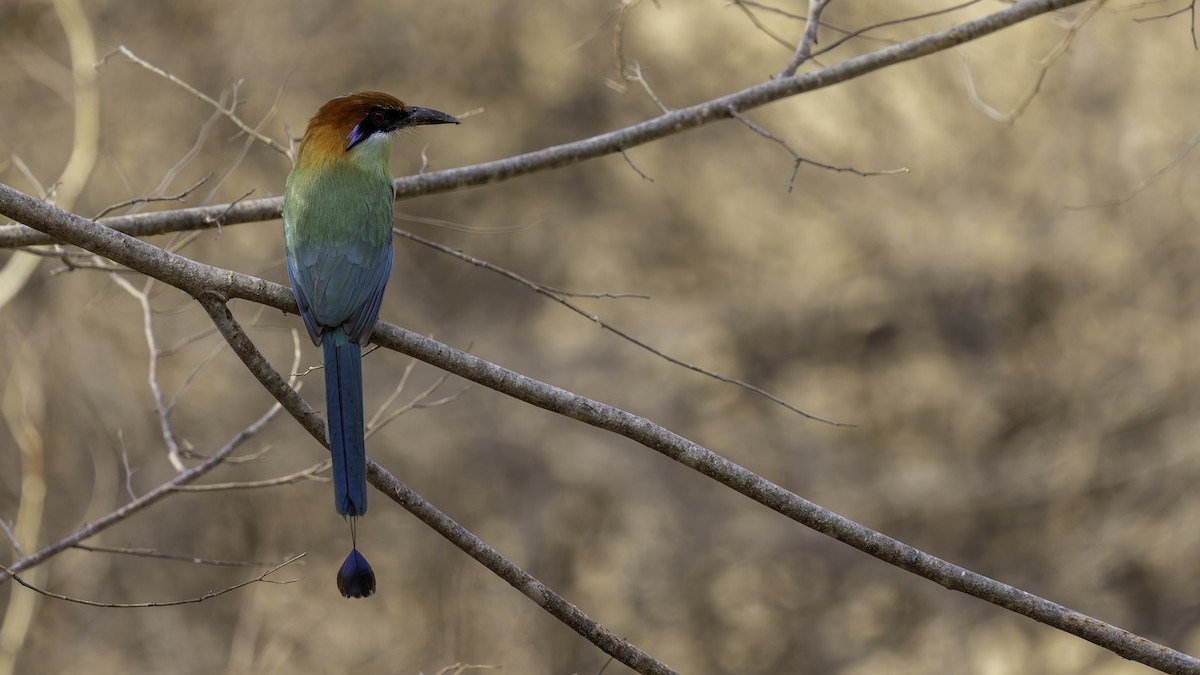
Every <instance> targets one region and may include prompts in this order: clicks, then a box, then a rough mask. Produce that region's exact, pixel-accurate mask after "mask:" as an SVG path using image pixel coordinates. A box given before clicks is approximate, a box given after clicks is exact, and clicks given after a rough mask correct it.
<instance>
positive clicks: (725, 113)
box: [0, 0, 1085, 248]
mask: <svg viewBox="0 0 1200 675" xmlns="http://www.w3.org/2000/svg"><path fill="white" fill-rule="evenodd" d="M1084 1H1085V0H1023V1H1022V2H1017V3H1014V4H1013V5H1011V6H1009V7H1006V8H1005V9H1002V10H1000V11H998V12H995V13H994V14H989V15H987V16H984V17H981V18H979V19H976V20H974V21H968V22H966V23H963V24H960V25H958V26H954V27H951V28H948V29H946V30H942V31H938V32H936V33H932V34H930V35H927V36H925V37H921V38H917V39H913V40H908V41H906V42H902V43H899V44H895V45H890V46H888V47H884V48H882V49H880V50H878V51H874V52H871V53H869V54H864V55H862V56H858V57H854V58H851V59H847V60H846V61H843V62H841V63H838V64H835V65H832V66H829V67H827V68H822V69H820V70H815V71H811V72H807V73H802V74H800V75H795V76H793V77H780V78H775V79H772V80H769V81H767V82H763V83H761V84H758V85H755V86H752V87H748V88H746V89H742V90H740V91H737V92H734V93H732V94H728V95H726V96H722V97H719V98H715V99H712V100H709V101H705V102H703V103H700V104H697V105H693V106H689V107H686V108H679V109H676V110H672V111H670V112H667V113H665V114H662V115H659V116H658V117H655V118H653V119H650V120H647V121H645V122H640V123H638V124H634V125H631V126H628V127H625V128H623V129H618V130H616V131H610V132H608V133H604V134H600V135H597V136H593V137H591V138H586V139H583V140H579V141H575V142H572V143H564V144H562V145H556V146H552V147H549V148H545V149H542V150H537V151H535V152H529V153H525V154H523V155H516V156H514V157H508V158H505V159H499V160H495V161H491V162H485V163H483V164H476V165H473V166H467V167H462V168H458V169H449V170H445V171H433V172H430V173H422V174H419V175H416V176H407V177H404V178H399V179H397V180H396V183H395V184H396V198H397V199H409V198H412V197H418V196H421V195H428V194H436V193H440V192H449V191H451V190H457V189H461V188H465V187H473V186H478V185H486V184H490V183H497V182H500V181H503V180H508V179H510V178H515V177H518V176H524V175H526V174H530V173H534V172H537V171H544V170H547V169H555V168H560V167H564V166H570V165H572V164H579V163H580V162H584V161H586V160H589V159H595V158H597V157H603V156H605V155H612V154H619V153H620V152H621V151H623V150H628V149H630V148H632V147H634V146H638V145H643V144H645V143H650V142H652V141H656V140H659V139H662V138H666V137H668V136H672V135H674V134H677V133H679V132H682V131H686V130H689V129H695V128H697V127H700V126H703V125H705V124H710V123H712V122H715V121H718V120H724V119H730V118H732V117H733V112H744V111H746V110H749V109H751V108H758V107H761V106H764V105H766V104H768V103H773V102H775V101H779V100H781V99H785V98H788V97H791V96H796V95H798V94H803V93H806V92H810V91H816V90H817V89H824V88H826V87H831V86H833V85H836V84H840V83H842V82H846V81H848V80H852V79H855V78H858V77H861V76H863V75H866V74H868V73H872V72H875V71H877V70H881V69H883V68H886V67H888V66H894V65H896V64H899V63H904V62H906V61H912V60H914V59H919V58H921V57H923V56H928V55H930V54H934V53H937V52H941V51H945V50H947V49H951V48H953V47H957V46H958V45H961V44H963V43H965V42H970V41H972V40H977V39H979V38H981V37H984V36H986V35H990V34H992V33H995V32H997V31H1000V30H1002V29H1004V28H1008V27H1009V26H1013V25H1015V24H1018V23H1021V22H1022V21H1026V20H1028V19H1031V18H1033V17H1035V16H1038V15H1040V14H1046V13H1048V12H1052V11H1055V10H1058V9H1062V8H1064V7H1070V6H1071V5H1077V4H1080V3H1081V2H1084ZM282 209H283V198H282V197H273V198H267V199H252V200H245V201H241V202H238V203H237V204H234V205H231V204H218V205H214V206H207V207H199V208H190V209H178V210H174V211H159V212H155V213H139V214H134V215H130V216H118V217H114V218H106V219H104V220H103V222H104V224H105V225H107V226H109V227H111V228H113V229H117V230H120V231H122V232H126V233H128V234H132V235H134V236H137V237H144V236H148V235H152V234H164V233H167V232H177V231H180V230H193V229H205V228H214V227H217V226H218V224H220V225H234V224H237V223H248V222H259V221H264V220H276V219H278V218H280V217H281V214H282ZM54 241H55V240H54V239H53V238H52V237H48V236H45V235H44V234H39V233H37V232H34V231H32V230H30V229H28V228H25V227H19V226H18V227H0V248H12V247H17V246H31V245H34V244H50V243H54Z"/></svg>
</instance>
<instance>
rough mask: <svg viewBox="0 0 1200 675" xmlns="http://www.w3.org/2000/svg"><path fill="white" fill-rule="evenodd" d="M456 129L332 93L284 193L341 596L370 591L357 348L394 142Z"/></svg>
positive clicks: (387, 224)
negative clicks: (315, 390) (333, 513)
mask: <svg viewBox="0 0 1200 675" xmlns="http://www.w3.org/2000/svg"><path fill="white" fill-rule="evenodd" d="M459 123H460V122H459V120H458V119H457V118H456V117H454V116H452V115H447V114H446V113H443V112H438V111H436V110H430V109H429V108H419V107H417V106H411V105H405V104H404V103H403V102H401V101H400V99H397V98H396V97H394V96H391V95H389V94H385V93H382V92H377V91H364V92H358V93H354V94H346V95H344V96H338V97H337V98H335V99H333V100H331V101H329V102H328V103H326V104H325V105H323V106H321V108H320V110H318V111H317V114H316V115H313V117H312V119H310V120H309V121H308V127H307V128H306V129H305V131H304V137H303V138H302V139H301V141H300V147H299V150H298V151H297V154H296V163H295V165H294V166H293V167H292V171H291V173H290V174H288V177H287V183H286V185H285V187H284V196H283V234H284V243H285V245H286V249H287V273H288V280H289V281H290V282H291V285H292V294H293V295H295V297H296V305H297V307H299V309H300V317H301V318H302V319H303V320H304V327H305V328H307V329H308V336H309V337H310V338H312V341H313V344H316V345H321V346H322V348H323V350H324V371H325V420H326V429H327V432H328V437H329V451H330V453H331V455H332V458H333V497H334V506H335V507H336V508H337V512H338V513H340V514H341V515H343V516H345V517H347V518H348V519H349V521H350V554H349V555H348V556H346V561H345V562H343V563H342V566H341V568H340V569H339V570H338V575H337V586H338V590H339V591H341V593H342V595H343V596H344V597H347V598H365V597H367V596H369V595H371V594H372V593H374V592H375V572H374V571H373V570H372V569H371V566H370V565H369V564H368V563H367V559H366V558H365V557H363V555H362V554H361V553H359V552H358V542H357V533H356V529H355V522H356V519H357V518H358V517H360V516H362V515H363V514H365V513H366V512H367V454H366V439H365V435H364V430H363V381H362V349H361V348H362V347H363V346H366V344H367V342H368V340H369V339H370V337H371V331H372V329H373V328H374V326H375V320H376V319H377V318H378V317H379V306H380V303H381V302H382V301H383V289H384V287H385V286H386V285H387V282H388V275H389V274H391V271H392V204H393V201H394V200H395V187H394V186H393V185H392V174H391V172H390V171H389V170H388V158H389V156H390V154H391V149H392V141H393V139H394V138H395V134H396V132H398V131H400V130H401V129H407V128H409V127H415V126H419V125H422V124H459Z"/></svg>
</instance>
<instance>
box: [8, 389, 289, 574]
mask: <svg viewBox="0 0 1200 675" xmlns="http://www.w3.org/2000/svg"><path fill="white" fill-rule="evenodd" d="M279 410H280V405H279V404H278V403H276V404H275V405H273V406H271V408H270V409H269V410H267V412H266V413H264V414H263V416H262V417H259V418H258V419H257V420H255V421H254V422H253V423H252V424H250V426H248V427H246V428H245V429H242V430H241V431H240V432H238V433H237V435H235V436H234V437H233V438H232V439H230V440H229V442H228V443H226V444H225V445H224V446H223V447H222V448H221V449H220V450H218V451H217V452H216V454H214V455H213V456H212V458H211V459H209V460H207V461H205V462H203V463H201V464H197V465H196V466H194V467H192V468H190V469H187V470H186V471H184V472H183V473H178V474H175V476H174V477H173V478H171V480H169V481H167V482H165V483H163V484H161V485H159V486H158V487H156V488H154V489H153V490H151V491H149V492H147V493H146V494H144V495H142V496H141V497H138V498H137V499H134V500H133V501H131V502H129V503H128V504H126V505H124V506H122V507H120V508H119V509H117V510H115V511H112V512H111V513H109V514H107V515H105V516H102V517H101V518H99V519H97V520H94V521H92V522H89V523H87V524H86V525H84V526H83V527H81V528H79V529H78V530H76V531H74V532H72V533H71V534H69V535H67V536H66V537H63V538H62V539H59V540H58V541H56V542H54V543H53V544H50V545H49V546H46V547H45V548H43V549H41V550H40V551H37V552H36V553H33V554H30V555H27V556H23V557H21V558H20V559H18V560H17V561H16V562H14V563H13V564H11V565H9V566H8V570H7V572H6V574H5V576H0V583H2V582H4V581H5V579H6V578H7V573H18V572H21V571H22V570H25V569H28V568H30V567H34V566H36V565H40V564H41V563H43V562H44V561H46V560H48V559H49V558H51V557H53V556H55V555H58V554H59V553H61V552H62V551H63V550H65V549H68V548H70V547H72V546H74V545H75V544H78V543H79V542H81V541H84V540H86V539H90V538H91V537H94V536H96V535H97V534H99V533H101V532H103V531H104V530H107V529H108V528H110V527H112V526H113V525H116V524H117V523H119V522H122V521H124V520H126V519H128V518H129V517H130V516H132V515H134V514H136V513H138V512H139V511H141V510H143V509H145V508H147V507H149V506H152V505H154V504H155V503H157V502H159V501H161V500H163V499H164V498H166V497H168V496H170V495H171V494H172V493H174V492H175V489H176V488H177V487H179V486H181V485H187V484H189V483H192V482H194V481H195V480H196V479H198V478H200V477H201V476H203V475H205V474H207V473H208V472H209V471H212V470H213V469H215V468H217V466H219V465H220V464H221V463H222V462H223V461H224V460H225V458H226V457H228V456H229V455H230V453H232V452H233V451H234V450H236V449H238V448H239V447H241V445H242V444H243V443H245V442H246V441H248V440H250V438H252V437H253V436H254V435H255V434H256V433H258V432H259V430H261V429H262V428H263V427H264V426H266V424H267V422H270V421H271V419H272V418H273V417H275V414H276V413H278V412H279Z"/></svg>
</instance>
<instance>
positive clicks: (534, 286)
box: [392, 228, 855, 427]
mask: <svg viewBox="0 0 1200 675" xmlns="http://www.w3.org/2000/svg"><path fill="white" fill-rule="evenodd" d="M392 231H393V232H394V233H395V234H398V235H400V236H401V237H404V238H406V239H411V240H412V241H415V242H417V243H418V244H423V245H425V246H428V247H429V248H432V249H433V250H435V251H438V252H441V253H445V254H446V255H450V256H454V257H455V258H458V259H459V260H462V261H464V262H467V263H470V264H472V265H475V266H476V267H480V268H482V269H486V270H489V271H492V272H495V273H496V274H499V275H500V276H503V277H505V278H507V279H511V280H512V281H515V282H517V283H518V284H521V285H522V286H525V287H526V288H529V289H530V290H532V291H534V292H536V293H539V294H541V295H544V296H546V297H547V298H550V299H551V300H553V301H555V302H557V303H558V304H560V305H562V306H563V307H566V308H567V309H569V310H571V311H572V312H575V313H576V314H578V315H580V316H582V317H584V318H585V319H587V320H588V321H591V322H592V323H594V324H596V325H597V326H599V327H600V329H601V330H606V331H608V332H610V333H612V334H614V335H616V336H617V337H619V338H621V339H622V340H625V341H626V342H629V343H632V344H633V345H635V346H637V347H640V348H641V349H644V350H646V351H648V352H650V353H651V354H653V355H655V356H657V357H658V358H660V359H662V360H664V361H666V362H668V363H672V364H675V365H677V366H680V367H682V368H686V369H688V370H691V371H693V372H696V373H700V374H701V375H704V376H706V377H710V378H712V379H714V380H717V381H719V382H724V383H726V384H732V385H735V386H738V387H741V388H742V389H745V390H747V391H751V392H754V393H755V394H758V395H759V396H762V397H764V398H767V399H769V400H771V401H773V402H775V403H777V404H779V405H781V406H783V407H784V408H787V409H788V410H791V411H792V412H794V413H796V414H798V415H801V416H803V417H807V418H808V419H810V420H814V421H817V422H824V423H825V424H831V425H833V426H835V427H853V426H855V425H854V424H850V423H846V422H838V421H835V420H831V419H828V418H825V417H821V416H819V415H814V414H812V413H810V412H806V411H804V410H803V409H801V408H799V407H797V406H795V405H792V404H791V403H788V402H787V401H785V400H783V399H781V398H779V397H778V396H776V395H775V394H772V393H771V392H769V391H767V390H765V389H763V388H761V387H759V386H757V385H754V384H750V383H749V382H746V381H744V380H739V379H737V378H734V377H727V376H725V375H722V374H720V373H717V372H715V371H712V370H708V369H707V368H703V367H701V366H698V365H696V364H694V363H691V362H688V361H684V360H683V359H679V358H676V357H674V356H671V355H669V354H667V353H665V352H662V351H660V350H658V349H656V348H655V347H654V346H652V345H650V344H649V343H647V342H644V341H642V340H640V339H638V338H636V337H634V336H632V335H630V334H629V333H626V332H625V331H623V330H621V329H620V328H617V327H615V326H613V325H611V324H609V323H606V322H605V321H604V320H603V319H601V318H600V317H599V316H597V315H595V314H592V313H590V312H588V311H587V310H585V309H583V308H582V307H580V306H579V305H576V304H575V303H573V302H571V301H570V300H567V299H566V298H564V297H562V296H561V295H558V294H557V293H555V292H553V291H552V290H550V289H549V288H548V287H546V286H543V285H541V284H538V283H535V282H533V281H530V280H529V279H526V278H525V277H523V276H521V275H519V274H517V273H516V272H513V271H511V270H507V269H505V268H503V267H500V266H498V265H494V264H492V263H490V262H488V261H486V260H482V259H480V258H476V257H474V256H471V255H468V254H466V253H464V252H462V251H460V250H458V249H456V248H451V247H449V246H446V245H444V244H439V243H438V242H436V241H433V240H430V239H426V238H424V237H421V236H418V235H416V234H413V233H412V232H405V231H404V230H400V229H395V228H393V230H392Z"/></svg>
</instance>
